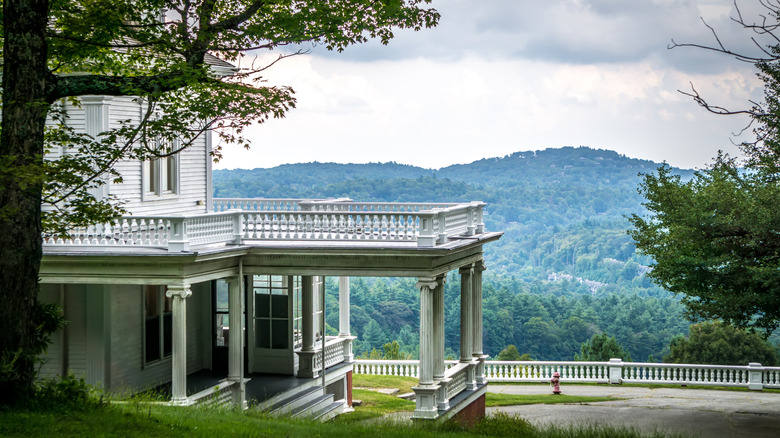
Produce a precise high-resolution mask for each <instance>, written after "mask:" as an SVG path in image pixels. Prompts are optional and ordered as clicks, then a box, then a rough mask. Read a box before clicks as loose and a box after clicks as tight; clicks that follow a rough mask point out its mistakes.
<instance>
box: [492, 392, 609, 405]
mask: <svg viewBox="0 0 780 438" xmlns="http://www.w3.org/2000/svg"><path fill="white" fill-rule="evenodd" d="M614 400H622V399H620V398H616V397H585V396H577V395H565V394H558V395H555V394H539V395H519V394H496V393H493V392H488V393H487V394H486V395H485V406H487V407H495V406H519V405H539V404H545V405H552V404H559V403H595V402H603V401H614Z"/></svg>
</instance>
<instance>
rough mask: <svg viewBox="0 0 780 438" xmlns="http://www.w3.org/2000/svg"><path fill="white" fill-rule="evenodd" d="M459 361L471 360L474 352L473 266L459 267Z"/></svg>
mask: <svg viewBox="0 0 780 438" xmlns="http://www.w3.org/2000/svg"><path fill="white" fill-rule="evenodd" d="M459 272H460V361H461V362H471V359H472V357H473V354H474V348H473V345H474V343H473V340H474V328H473V326H474V316H473V315H472V313H473V311H472V309H474V300H473V299H472V297H471V295H472V293H471V289H472V286H473V285H472V276H473V274H474V268H473V267H472V266H471V265H470V266H464V267H462V268H460V270H459Z"/></svg>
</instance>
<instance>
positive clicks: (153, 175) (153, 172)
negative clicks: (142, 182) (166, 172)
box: [146, 159, 160, 193]
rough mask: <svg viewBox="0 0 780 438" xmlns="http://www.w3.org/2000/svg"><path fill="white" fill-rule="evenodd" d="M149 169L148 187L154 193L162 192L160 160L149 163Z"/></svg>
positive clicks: (147, 173)
mask: <svg viewBox="0 0 780 438" xmlns="http://www.w3.org/2000/svg"><path fill="white" fill-rule="evenodd" d="M147 163H148V167H147V169H149V171H148V172H146V187H147V189H148V190H149V191H150V192H152V193H159V192H160V160H159V159H151V160H148V161H147Z"/></svg>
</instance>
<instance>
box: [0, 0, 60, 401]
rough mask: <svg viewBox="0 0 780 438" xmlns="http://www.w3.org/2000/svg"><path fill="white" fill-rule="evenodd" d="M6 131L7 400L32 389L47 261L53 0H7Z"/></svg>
mask: <svg viewBox="0 0 780 438" xmlns="http://www.w3.org/2000/svg"><path fill="white" fill-rule="evenodd" d="M3 9H4V10H3V16H4V23H3V24H4V35H3V36H4V47H3V58H4V59H3V75H2V76H3V80H2V81H3V104H2V105H3V106H2V132H1V133H0V366H1V367H2V368H0V405H8V404H13V403H15V402H17V401H20V400H23V399H25V397H26V396H29V395H30V394H32V389H33V379H34V377H35V367H34V359H35V351H34V350H35V347H34V344H35V324H34V322H33V321H34V319H33V312H34V309H35V302H36V299H37V296H38V271H39V268H40V262H41V189H42V184H43V183H42V181H43V178H42V177H43V175H42V171H41V163H42V160H43V132H44V126H45V123H46V113H47V111H48V108H49V106H50V103H49V102H47V101H46V87H47V81H48V78H49V75H50V73H49V71H48V69H47V65H46V61H47V46H46V39H45V35H44V32H45V30H46V25H47V19H48V9H49V1H48V0H5V1H4V2H3Z"/></svg>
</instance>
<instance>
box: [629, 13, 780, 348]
mask: <svg viewBox="0 0 780 438" xmlns="http://www.w3.org/2000/svg"><path fill="white" fill-rule="evenodd" d="M758 7H759V9H763V11H762V12H760V13H757V15H758V17H760V18H757V19H756V21H755V22H754V21H751V19H749V18H747V16H743V15H742V14H741V13H738V14H737V16H736V17H734V18H733V19H732V22H733V23H736V25H738V26H741V27H742V28H743V30H745V31H747V32H749V33H752V35H751V36H750V40H751V42H752V43H754V44H755V46H757V47H758V49H759V50H758V51H757V52H755V53H756V54H750V53H739V52H734V51H731V50H729V49H728V48H726V47H725V46H724V45H723V43H722V41H721V40H720V39H719V38H718V35H717V32H716V31H715V30H714V29H712V28H710V30H711V31H712V32H713V35H714V36H715V43H714V44H713V46H711V47H708V46H703V45H699V44H677V43H673V44H672V47H679V46H689V47H696V48H700V49H701V48H703V49H706V50H708V51H714V52H716V53H717V52H719V53H721V54H726V55H728V56H730V57H731V56H733V57H735V58H736V59H738V60H741V61H746V62H751V63H753V64H754V65H755V67H756V69H757V70H758V74H757V76H758V77H759V78H760V80H761V81H763V85H764V98H763V101H751V102H750V105H751V107H750V108H747V109H742V110H737V111H734V110H729V109H727V108H724V107H721V106H718V105H714V104H711V103H710V102H708V101H707V100H706V99H705V98H704V97H702V96H701V95H699V93H698V92H697V91H696V90H695V89H693V90H692V92H690V93H687V92H686V93H683V94H686V95H688V96H690V97H692V98H693V100H694V101H695V102H696V103H697V104H699V105H700V106H702V107H703V108H704V109H706V110H708V111H710V112H712V113H715V114H721V115H736V114H741V115H747V116H748V117H749V118H750V120H751V121H750V125H749V127H750V126H752V127H753V133H754V134H755V136H754V138H753V139H751V140H748V141H744V142H742V143H741V144H740V145H738V146H739V149H740V152H741V154H742V155H743V156H744V158H743V159H736V158H734V157H729V156H727V155H723V154H719V156H718V157H717V158H716V160H715V162H714V163H713V164H712V165H711V166H710V167H708V168H706V169H704V170H701V171H700V172H697V173H695V174H694V176H693V179H692V180H691V181H689V182H683V181H681V180H680V179H679V178H677V177H675V176H673V175H671V174H670V172H669V169H668V167H666V166H663V167H661V168H660V169H658V173H657V175H655V174H649V175H645V178H644V182H643V183H642V186H641V188H640V191H641V193H642V194H643V195H644V197H645V199H646V202H645V206H646V207H647V209H648V211H649V215H648V216H647V217H641V216H638V215H634V216H632V217H631V222H632V224H633V225H634V227H635V228H634V230H633V231H631V235H632V237H633V238H634V240H635V241H636V242H637V247H638V248H639V249H640V250H641V251H642V253H644V254H647V255H650V256H652V257H653V258H654V259H655V265H654V269H653V271H652V273H650V276H651V277H652V278H653V280H654V281H655V282H657V283H658V284H659V285H661V286H663V287H665V288H667V289H669V290H671V291H672V292H675V293H678V294H683V295H684V298H683V302H684V304H685V305H686V307H687V308H688V314H689V316H690V317H691V318H692V319H694V320H716V319H722V320H723V321H724V322H726V323H728V324H731V325H734V326H736V327H739V328H746V327H750V328H756V329H759V330H761V331H763V332H764V334H765V335H769V334H770V333H772V332H773V331H774V330H776V329H777V328H778V326H780V289H778V284H780V269H778V268H780V239H778V230H779V229H780V228H779V227H780V218H778V215H777V213H776V206H777V202H778V200H780V186H778V182H780V131H778V127H779V126H780V45H778V41H780V40H779V39H778V37H779V36H780V35H778V33H777V31H778V29H779V28H778V19H779V18H780V5H778V4H777V3H776V2H763V1H762V2H759V5H758ZM738 12H739V11H738ZM746 130H747V129H746Z"/></svg>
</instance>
